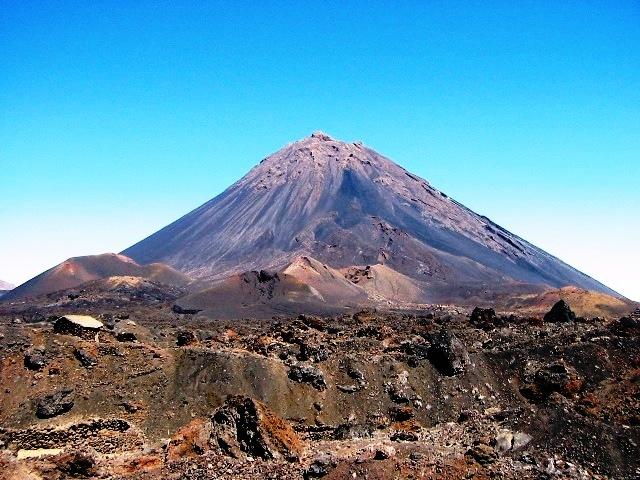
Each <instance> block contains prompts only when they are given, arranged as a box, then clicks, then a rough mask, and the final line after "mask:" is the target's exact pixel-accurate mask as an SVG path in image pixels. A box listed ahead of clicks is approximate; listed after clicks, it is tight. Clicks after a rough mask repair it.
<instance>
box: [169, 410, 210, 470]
mask: <svg viewBox="0 0 640 480" xmlns="http://www.w3.org/2000/svg"><path fill="white" fill-rule="evenodd" d="M211 432H212V425H211V422H209V421H208V420H206V419H202V418H196V419H194V420H193V421H191V422H190V423H188V424H187V425H185V426H184V427H182V428H180V429H179V430H178V431H177V432H176V433H175V434H174V435H173V437H171V440H170V441H169V445H167V460H169V461H176V460H180V459H183V458H196V457H198V456H200V455H202V454H204V453H205V452H206V451H207V450H209V438H210V437H211Z"/></svg>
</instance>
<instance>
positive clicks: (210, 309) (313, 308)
mask: <svg viewBox="0 0 640 480" xmlns="http://www.w3.org/2000/svg"><path fill="white" fill-rule="evenodd" d="M177 303H178V304H179V305H180V306H181V307H183V308H189V309H192V308H196V309H201V310H204V313H205V314H206V315H208V316H211V317H220V318H243V317H255V318H269V317H271V316H273V315H281V314H282V315H286V314H293V313H299V312H302V311H304V312H308V313H317V314H330V313H337V312H341V311H344V310H345V309H348V308H350V307H356V306H358V305H361V304H366V303H368V298H367V294H366V292H365V291H364V290H363V289H362V288H360V287H358V286H356V285H354V284H352V283H351V282H349V281H348V280H347V279H345V278H344V276H343V275H342V274H341V273H340V272H339V271H337V270H334V269H332V268H330V267H328V266H327V265H324V264H322V263H321V262H319V261H318V260H316V259H314V258H311V257H308V256H302V257H299V258H296V259H295V260H294V261H293V262H291V263H290V264H289V265H287V267H286V268H284V269H282V270H280V271H266V270H260V271H250V272H244V273H241V274H238V275H232V276H231V277H228V278H226V279H224V280H222V281H220V282H217V283H215V284H214V285H213V286H211V287H209V288H205V289H204V290H201V291H199V292H196V293H193V294H191V295H188V296H186V297H184V298H181V299H180V300H179V301H178V302H177Z"/></svg>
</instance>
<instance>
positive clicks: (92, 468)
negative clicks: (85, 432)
mask: <svg viewBox="0 0 640 480" xmlns="http://www.w3.org/2000/svg"><path fill="white" fill-rule="evenodd" d="M53 463H54V464H55V465H56V467H57V469H58V470H59V471H60V472H62V473H63V474H64V475H65V478H96V476H97V473H98V469H97V461H96V458H95V456H94V455H93V453H91V452H89V451H87V450H79V451H72V452H63V453H61V454H60V455H58V456H56V457H54V458H53Z"/></svg>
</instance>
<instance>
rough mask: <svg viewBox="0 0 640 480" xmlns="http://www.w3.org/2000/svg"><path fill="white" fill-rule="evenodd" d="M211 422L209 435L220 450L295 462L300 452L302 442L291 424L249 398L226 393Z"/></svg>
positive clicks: (232, 454)
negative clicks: (224, 399)
mask: <svg viewBox="0 0 640 480" xmlns="http://www.w3.org/2000/svg"><path fill="white" fill-rule="evenodd" d="M211 423H212V428H213V432H212V434H211V438H212V439H213V440H214V441H215V443H216V444H217V446H218V447H219V448H220V449H221V450H222V452H223V453H225V454H226V455H229V456H232V457H234V458H240V457H241V456H242V455H243V454H245V455H249V456H252V457H258V458H262V459H278V458H285V459H287V460H289V461H296V460H297V459H298V458H299V457H300V454H301V453H302V442H301V440H300V438H299V437H298V435H297V434H296V432H295V431H294V430H293V428H291V425H289V424H288V423H287V422H286V421H285V420H284V419H282V418H281V417H279V416H278V415H276V414H275V413H274V412H273V411H271V410H270V409H269V408H267V406H266V405H265V404H263V403H262V402H259V401H257V400H254V399H252V398H248V397H244V396H236V395H229V396H228V397H227V399H226V401H225V403H224V404H223V405H222V406H221V407H219V408H218V409H217V410H216V411H215V412H214V414H213V416H212V417H211Z"/></svg>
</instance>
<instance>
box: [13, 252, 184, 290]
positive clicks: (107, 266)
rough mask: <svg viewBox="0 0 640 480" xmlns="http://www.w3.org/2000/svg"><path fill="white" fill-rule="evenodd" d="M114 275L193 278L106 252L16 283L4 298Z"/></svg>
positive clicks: (167, 280) (170, 280) (166, 280)
mask: <svg viewBox="0 0 640 480" xmlns="http://www.w3.org/2000/svg"><path fill="white" fill-rule="evenodd" d="M114 276H129V277H141V278H145V279H148V280H152V281H155V282H159V283H163V284H167V285H177V286H182V285H186V284H187V283H189V281H190V279H189V277H188V276H186V275H184V274H183V273H180V272H178V271H177V270H174V269H173V268H171V267H169V266H167V265H163V264H161V263H153V264H150V265H140V264H138V263H137V262H135V261H134V260H132V259H131V258H129V257H126V256H125V255H120V254H116V253H105V254H101V255H89V256H84V257H73V258H70V259H68V260H66V261H64V262H62V263H60V264H59V265H56V266H55V267H53V268H51V269H49V270H47V271H46V272H43V273H41V274H40V275H38V276H37V277H34V278H32V279H31V280H28V281H27V282H25V283H23V284H22V285H20V286H18V287H16V288H15V289H13V290H12V291H11V292H9V293H7V294H6V295H5V296H4V297H3V300H13V299H17V298H27V297H37V296H39V295H44V294H47V293H52V292H57V291H59V290H66V289H69V288H74V287H78V286H79V285H82V284H83V283H86V282H90V281H92V280H100V279H104V278H108V277H114Z"/></svg>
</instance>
